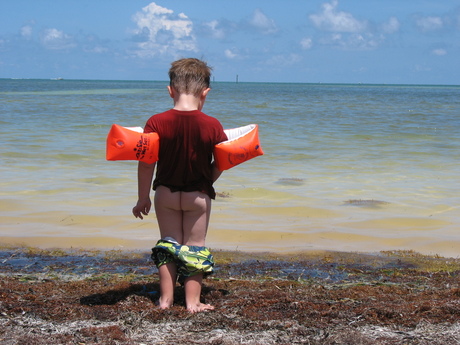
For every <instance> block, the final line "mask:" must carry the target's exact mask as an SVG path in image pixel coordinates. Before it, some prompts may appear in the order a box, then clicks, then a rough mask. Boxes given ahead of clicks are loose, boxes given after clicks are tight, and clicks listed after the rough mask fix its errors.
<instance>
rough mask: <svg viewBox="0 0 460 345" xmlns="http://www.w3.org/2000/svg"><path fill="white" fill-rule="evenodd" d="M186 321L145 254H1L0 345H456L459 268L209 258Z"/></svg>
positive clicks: (358, 260)
mask: <svg viewBox="0 0 460 345" xmlns="http://www.w3.org/2000/svg"><path fill="white" fill-rule="evenodd" d="M215 258H216V262H217V266H218V269H217V270H216V272H215V274H214V275H213V276H211V278H210V279H208V280H206V281H205V285H204V288H203V295H202V298H203V301H204V302H206V303H211V304H213V305H214V306H215V307H216V310H215V311H212V312H207V313H200V314H195V315H191V314H189V313H187V312H186V310H185V308H184V296H183V290H182V288H181V287H180V286H178V287H177V288H176V292H177V298H176V304H175V305H174V306H173V307H172V308H171V309H169V310H167V311H161V310H159V309H158V308H157V307H156V306H155V300H156V298H157V294H156V291H157V290H158V279H157V276H156V274H154V273H155V272H154V270H153V271H152V270H151V269H149V268H148V264H147V259H148V253H140V252H135V253H132V252H122V251H111V252H110V253H106V252H99V251H94V252H92V251H78V250H73V251H70V252H65V251H61V250H56V251H45V250H36V249H35V250H30V249H27V248H22V249H21V248H11V249H4V250H0V262H2V265H1V266H0V274H1V275H2V279H1V281H0V296H1V299H0V343H1V344H4V345H10V344H31V345H42V344H51V343H52V344H82V345H83V344H114V345H115V344H126V345H131V344H132V345H134V344H179V345H180V344H213V345H214V344H223V345H234V344H235V345H236V344H251V345H258V344H286V345H287V344H326V345H332V344H361V345H364V344H447V345H449V344H458V343H459V342H460V322H459V318H460V259H458V258H457V259H454V258H442V257H436V256H435V257H431V256H425V255H421V254H418V253H415V252H411V251H389V252H384V253H381V254H377V255H375V254H373V255H371V254H357V253H337V252H319V253H308V252H305V253H296V254H293V255H290V256H287V255H278V254H275V253H244V252H227V251H216V252H215Z"/></svg>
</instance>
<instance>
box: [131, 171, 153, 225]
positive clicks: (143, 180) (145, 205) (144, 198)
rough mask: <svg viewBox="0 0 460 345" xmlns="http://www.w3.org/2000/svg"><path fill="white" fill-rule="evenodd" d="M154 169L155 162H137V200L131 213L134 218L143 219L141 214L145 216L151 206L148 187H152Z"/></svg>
mask: <svg viewBox="0 0 460 345" xmlns="http://www.w3.org/2000/svg"><path fill="white" fill-rule="evenodd" d="M154 170H155V163H153V164H148V163H145V162H139V165H138V166H137V186H138V187H137V188H138V190H137V193H138V200H137V204H136V206H134V208H133V215H134V217H136V218H140V219H144V217H143V216H142V215H145V216H147V215H148V214H149V212H150V208H151V207H152V201H151V200H150V189H151V188H152V179H153V172H154Z"/></svg>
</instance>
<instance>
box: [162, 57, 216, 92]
mask: <svg viewBox="0 0 460 345" xmlns="http://www.w3.org/2000/svg"><path fill="white" fill-rule="evenodd" d="M211 71H212V68H211V67H210V66H208V65H207V63H206V62H204V61H202V60H198V59H195V58H187V59H180V60H177V61H174V62H173V63H171V68H170V69H169V85H170V86H171V87H172V88H174V89H175V90H176V91H177V92H178V93H183V94H192V95H194V96H197V97H198V96H199V95H200V94H201V92H202V91H203V90H204V89H207V88H209V86H210V84H211Z"/></svg>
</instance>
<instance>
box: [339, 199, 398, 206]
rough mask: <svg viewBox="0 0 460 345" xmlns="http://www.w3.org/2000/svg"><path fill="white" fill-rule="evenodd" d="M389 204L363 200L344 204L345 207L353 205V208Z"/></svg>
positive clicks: (348, 201)
mask: <svg viewBox="0 0 460 345" xmlns="http://www.w3.org/2000/svg"><path fill="white" fill-rule="evenodd" d="M387 204H389V202H386V201H381V200H374V199H371V200H362V199H350V200H347V201H345V202H344V205H351V206H368V207H372V206H382V205H387Z"/></svg>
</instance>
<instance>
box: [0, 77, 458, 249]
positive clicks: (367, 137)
mask: <svg viewBox="0 0 460 345" xmlns="http://www.w3.org/2000/svg"><path fill="white" fill-rule="evenodd" d="M166 85H167V84H166V82H131V81H76V80H62V81H47V80H0V135H1V143H2V145H1V148H0V153H1V158H0V176H1V180H0V220H1V224H0V240H2V241H3V242H9V241H15V242H25V243H31V244H38V245H43V246H46V245H48V246H53V245H59V246H90V247H108V248H111V247H119V246H125V247H136V248H143V247H146V246H147V247H150V246H151V245H152V244H153V243H154V242H155V241H156V239H157V237H158V230H157V226H156V223H155V219H154V214H151V215H150V216H149V217H148V219H147V220H144V221H140V220H136V219H134V217H132V215H131V213H130V212H131V208H132V206H133V205H134V203H135V202H136V193H137V191H136V188H137V187H136V163H135V162H126V161H125V162H121V161H118V162H108V161H106V160H105V137H106V135H107V132H108V130H109V128H110V126H111V124H112V123H118V124H120V125H123V126H143V125H144V123H145V121H146V120H147V118H148V117H149V116H150V115H151V114H153V113H156V112H160V111H164V110H166V109H168V108H169V107H171V101H170V99H169V97H168V96H167V93H166ZM459 96H460V87H458V86H416V85H415V86H398V85H324V84H267V83H239V84H234V83H215V84H213V89H212V91H211V93H210V95H209V97H208V100H207V103H206V105H205V108H204V111H205V112H207V113H208V114H209V115H212V116H215V117H217V118H218V119H219V120H220V121H221V122H222V123H223V125H224V127H225V128H234V127H239V126H242V125H246V124H249V123H257V124H259V126H260V137H261V142H262V147H263V149H264V151H265V155H264V156H262V157H257V158H255V159H253V160H251V161H249V162H247V163H244V164H242V165H240V166H238V167H236V168H233V169H231V170H228V171H226V172H225V173H224V174H223V176H222V177H221V179H220V180H219V181H217V183H216V189H217V191H218V192H219V197H218V198H217V200H216V201H215V203H214V205H213V214H212V219H211V225H210V229H209V234H208V244H209V245H210V246H212V247H214V248H222V249H240V250H271V251H293V250H308V249H333V250H346V251H379V250H389V249H413V250H416V251H420V252H423V253H431V254H432V253H437V254H441V255H448V256H458V255H459V254H460V238H459V235H458V234H459V230H460V212H459V206H460V184H459V181H458V176H459V175H460V168H459V165H458V162H459V159H460V97H459ZM350 200H351V201H353V200H358V201H359V202H354V203H353V202H350ZM363 200H364V201H363ZM380 201H381V202H380Z"/></svg>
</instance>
